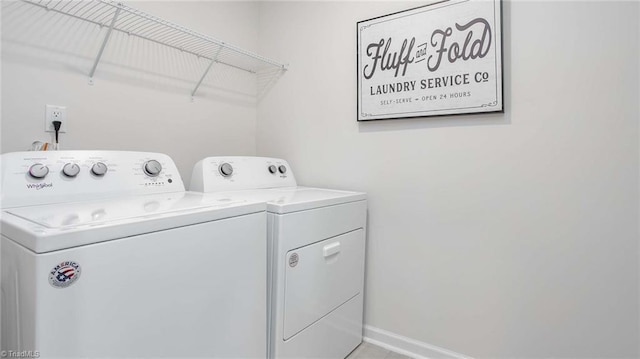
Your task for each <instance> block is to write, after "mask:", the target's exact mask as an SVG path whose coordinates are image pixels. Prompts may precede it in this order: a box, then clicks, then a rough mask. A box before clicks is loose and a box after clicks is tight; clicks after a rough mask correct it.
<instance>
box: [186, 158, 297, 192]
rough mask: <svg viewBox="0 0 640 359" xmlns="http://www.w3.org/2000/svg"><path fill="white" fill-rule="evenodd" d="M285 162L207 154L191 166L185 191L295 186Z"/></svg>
mask: <svg viewBox="0 0 640 359" xmlns="http://www.w3.org/2000/svg"><path fill="white" fill-rule="evenodd" d="M296 185H297V184H296V179H295V178H294V176H293V173H292V172H291V167H290V166H289V163H287V161H285V160H283V159H280V158H269V157H207V158H205V159H203V160H201V161H199V162H198V163H196V165H195V167H194V168H193V173H192V176H191V185H190V186H189V190H191V191H197V192H218V191H234V190H243V189H260V188H278V187H295V186H296Z"/></svg>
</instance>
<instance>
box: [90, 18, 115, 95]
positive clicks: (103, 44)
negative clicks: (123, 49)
mask: <svg viewBox="0 0 640 359" xmlns="http://www.w3.org/2000/svg"><path fill="white" fill-rule="evenodd" d="M120 10H122V9H121V8H119V7H118V8H116V13H115V14H114V15H113V19H111V25H109V30H107V34H106V35H104V40H103V41H102V46H101V47H100V51H98V56H96V61H95V62H94V63H93V67H92V68H91V72H90V73H89V84H90V85H93V74H95V73H96V68H98V63H99V62H100V58H101V57H102V53H103V52H104V49H105V47H107V42H109V37H110V36H111V31H112V30H113V27H114V26H115V24H116V21H117V20H118V15H120Z"/></svg>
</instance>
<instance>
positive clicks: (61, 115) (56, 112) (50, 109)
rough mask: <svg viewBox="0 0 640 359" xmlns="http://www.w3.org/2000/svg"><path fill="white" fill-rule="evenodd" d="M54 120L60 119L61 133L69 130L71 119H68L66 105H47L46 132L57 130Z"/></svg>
mask: <svg viewBox="0 0 640 359" xmlns="http://www.w3.org/2000/svg"><path fill="white" fill-rule="evenodd" d="M53 121H60V122H62V125H60V133H66V132H69V121H68V119H67V108H66V107H65V106H56V105H47V108H46V111H45V116H44V130H45V132H55V131H56V130H55V129H54V128H53Z"/></svg>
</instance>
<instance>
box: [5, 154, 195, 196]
mask: <svg viewBox="0 0 640 359" xmlns="http://www.w3.org/2000/svg"><path fill="white" fill-rule="evenodd" d="M0 162H1V164H2V173H1V176H2V197H1V202H2V208H9V207H16V206H28V205H36V204H48V203H57V202H61V201H64V202H69V201H74V200H88V199H93V198H108V197H113V196H117V195H141V194H153V193H164V192H167V193H168V192H179V191H184V184H183V183H182V179H181V178H180V174H179V173H178V169H177V167H176V165H175V163H174V162H173V160H172V159H171V158H170V157H169V156H167V155H165V154H162V153H151V152H128V151H34V152H13V153H5V154H3V155H1V158H0Z"/></svg>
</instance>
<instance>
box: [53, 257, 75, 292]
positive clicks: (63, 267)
mask: <svg viewBox="0 0 640 359" xmlns="http://www.w3.org/2000/svg"><path fill="white" fill-rule="evenodd" d="M80 273H82V269H81V268H80V265H79V264H78V263H76V262H73V261H65V262H62V263H60V264H58V265H57V266H55V267H53V269H51V271H50V272H49V284H51V286H53V287H54V288H66V287H68V286H70V285H72V284H73V283H75V282H76V281H77V280H78V278H80Z"/></svg>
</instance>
